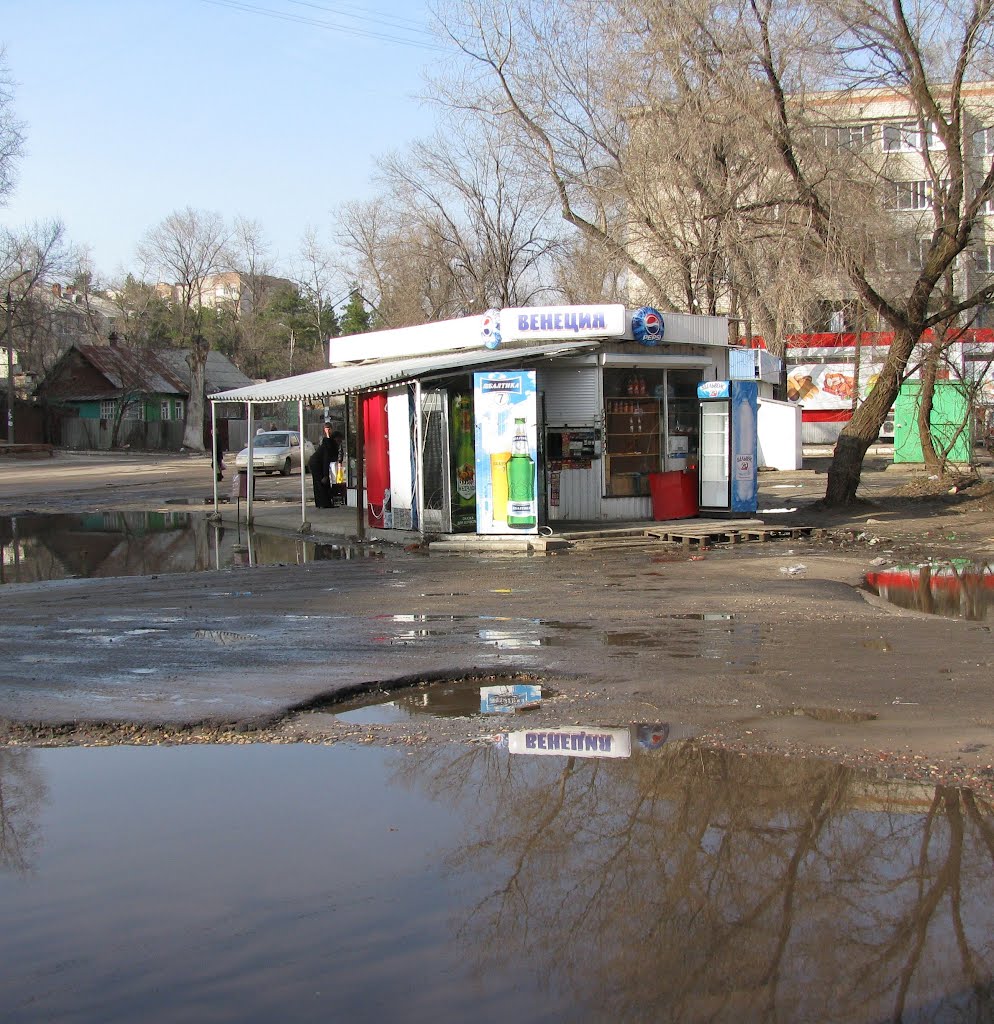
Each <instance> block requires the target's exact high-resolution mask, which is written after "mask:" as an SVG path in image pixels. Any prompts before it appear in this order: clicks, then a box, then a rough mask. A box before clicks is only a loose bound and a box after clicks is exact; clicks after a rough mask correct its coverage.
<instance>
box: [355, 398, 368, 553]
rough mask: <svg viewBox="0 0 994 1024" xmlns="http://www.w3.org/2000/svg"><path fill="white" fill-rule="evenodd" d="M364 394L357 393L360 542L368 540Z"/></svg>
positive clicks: (358, 535) (356, 461)
mask: <svg viewBox="0 0 994 1024" xmlns="http://www.w3.org/2000/svg"><path fill="white" fill-rule="evenodd" d="M362 399H363V393H362V392H361V391H357V392H356V397H355V404H356V418H355V472H356V492H355V493H356V502H355V506H356V520H355V532H356V537H357V539H358V540H360V541H362V540H365V539H366V501H367V498H366V410H365V408H364V406H363V401H362Z"/></svg>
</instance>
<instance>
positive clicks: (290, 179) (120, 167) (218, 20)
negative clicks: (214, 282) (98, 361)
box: [0, 0, 451, 280]
mask: <svg viewBox="0 0 994 1024" xmlns="http://www.w3.org/2000/svg"><path fill="white" fill-rule="evenodd" d="M3 9H4V13H3V18H2V20H0V45H2V46H3V47H5V49H6V62H7V67H8V71H9V73H10V76H11V77H12V78H13V80H14V83H15V99H14V109H15V114H16V116H17V117H18V119H19V120H21V121H23V122H26V125H27V143H26V147H25V150H26V151H25V155H24V157H23V159H22V160H21V161H20V164H19V167H18V183H17V186H16V190H15V192H14V195H13V196H12V197H11V199H10V201H9V202H8V204H7V206H6V208H0V223H4V224H6V225H8V226H11V227H20V226H23V225H24V224H27V223H29V222H32V221H35V220H44V219H49V218H52V217H59V218H61V219H62V220H63V222H64V223H65V225H66V228H67V232H68V235H69V237H70V239H71V241H73V242H74V243H76V244H79V245H85V246H87V247H89V249H90V252H91V256H92V260H93V263H94V264H95V267H96V270H97V272H98V274H99V275H100V277H102V278H103V279H105V280H107V279H113V278H115V277H117V276H119V275H120V274H121V272H122V271H126V270H128V269H134V268H135V267H136V266H137V264H136V260H135V249H136V246H137V244H138V242H139V241H140V239H141V237H142V236H143V234H144V233H145V232H146V231H148V230H149V229H150V228H152V227H154V226H155V225H156V224H158V223H159V222H160V221H162V220H163V218H165V217H166V216H168V215H169V214H170V213H172V212H173V211H174V210H180V209H183V208H185V207H187V206H191V207H193V208H195V209H201V210H212V211H217V212H219V213H221V214H222V215H224V216H225V217H227V218H233V217H234V216H236V215H240V216H244V217H248V218H250V219H253V220H257V221H258V222H259V223H260V224H261V226H262V228H263V231H264V233H265V235H266V237H267V238H268V239H269V241H270V243H271V244H272V247H273V253H274V255H275V256H276V257H277V258H278V260H279V262H280V264H282V265H283V266H284V267H285V266H286V265H287V264H289V263H290V262H291V260H292V258H293V256H294V254H295V252H296V250H297V249H298V247H299V242H300V238H301V236H302V235H303V233H304V231H305V230H306V229H307V228H308V227H314V228H316V229H317V231H318V233H319V236H320V237H321V238H322V239H323V240H325V241H327V242H329V243H330V242H331V241H332V237H333V236H332V229H333V211H334V209H335V208H336V207H337V206H338V205H339V204H340V203H342V202H345V201H348V200H355V199H359V200H361V199H368V198H369V197H370V195H371V194H372V189H373V185H372V182H371V178H372V175H373V174H374V173H375V161H376V159H377V158H378V157H380V156H383V155H385V154H386V153H389V152H392V151H395V150H398V149H402V148H403V146H404V145H405V143H407V142H409V141H411V140H413V139H415V138H419V137H424V136H428V135H430V134H431V132H432V130H433V126H434V121H435V112H434V110H433V109H432V108H431V106H430V105H428V104H426V103H424V102H423V101H422V100H421V99H419V95H420V94H421V93H423V91H424V75H425V72H426V71H428V70H431V69H432V68H434V67H436V66H437V65H438V63H439V61H440V60H442V59H445V55H444V54H443V53H442V52H441V51H440V50H439V49H438V48H437V43H436V42H435V40H434V38H433V37H432V36H431V35H430V34H429V32H428V12H427V0H375V3H373V4H369V3H366V2H364V0H351V2H345V0H313V2H302V0H87V2H84V0H3ZM293 19H301V20H293ZM386 37H392V38H386ZM401 39H403V40H407V41H409V42H414V43H415V44H416V45H406V44H405V43H404V42H400V41H397V40H401ZM448 59H451V57H449V58H448Z"/></svg>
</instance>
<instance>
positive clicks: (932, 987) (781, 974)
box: [0, 726, 994, 1024]
mask: <svg viewBox="0 0 994 1024" xmlns="http://www.w3.org/2000/svg"><path fill="white" fill-rule="evenodd" d="M654 731H655V732H658V731H659V727H658V726H657V727H654ZM8 753H16V754H17V755H18V756H17V757H15V758H4V759H0V795H2V796H3V802H2V803H0V813H2V826H3V832H2V834H3V836H5V837H6V836H8V835H13V836H15V837H16V838H15V841H14V842H13V844H12V845H11V846H9V847H5V850H7V849H13V850H15V851H16V854H15V855H14V856H6V857H5V859H4V860H2V861H0V900H2V902H3V906H4V915H5V925H6V927H5V928H4V930H3V931H2V932H0V958H2V961H3V963H4V965H5V968H6V970H5V972H3V974H2V975H0V999H2V1000H3V1005H4V1008H5V1009H4V1012H5V1015H6V1016H7V1017H8V1019H18V1020H19V1019H29V1018H30V1019H38V1020H47V1019H54V1018H57V1017H66V1016H69V1015H75V1016H77V1017H78V1018H79V1019H100V1020H103V1021H116V1020H121V1021H125V1020H134V1019H136V1018H138V1017H140V1018H141V1019H143V1020H149V1021H155V1020H178V1019H191V1020H193V1019H213V1020H239V1021H240V1020H249V1019H252V1020H275V1019H284V1020H286V1019H294V1020H301V1019H342V1020H347V1019H378V1020H404V1021H421V1020H424V1021H429V1020H431V1021H437V1020H469V1019H473V1020H481V1021H490V1020H502V1019H514V1020H520V1021H548V1020H564V1019H569V1020H579V1021H602V1020H605V1019H611V1020H633V1021H635V1020H646V1019H651V1020H654V1021H670V1020H672V1021H700V1020H708V1021H729V1022H733V1021H734V1022H736V1024H737V1022H739V1021H742V1020H749V1021H770V1022H772V1021H801V1020H817V1021H819V1022H821V1021H864V1020H875V1021H880V1020H902V1021H908V1022H910V1021H925V1020H953V1019H955V1020H959V1019H970V1020H981V1019H983V1020H988V1019H990V1015H991V1012H992V1010H994V1003H992V991H991V979H992V972H994V947H992V945H991V941H990V936H991V935H992V934H994V905H992V903H991V901H990V898H989V892H990V879H991V875H992V867H994V809H992V807H991V805H990V803H989V802H988V801H986V800H983V799H981V798H980V797H978V796H976V795H974V794H973V793H971V792H969V791H963V790H956V789H949V788H944V787H938V788H936V787H928V786H925V785H917V784H900V785H888V784H885V783H883V782H881V781H879V780H877V779H875V778H872V777H869V776H867V775H863V774H859V773H856V772H853V771H850V770H848V769H845V768H842V767H839V766H835V765H831V764H828V763H824V762H815V761H801V760H797V759H776V758H772V757H765V758H764V757H742V756H738V755H735V756H731V755H725V754H722V753H720V752H714V751H709V750H706V749H704V748H701V747H698V746H696V745H693V744H688V743H684V742H674V741H672V740H671V741H670V742H669V743H665V745H663V746H662V748H661V749H659V750H655V751H653V752H651V753H648V752H644V751H642V750H641V749H640V750H635V751H633V756H632V757H631V758H630V759H628V760H614V761H604V760H582V759H579V758H574V757H570V756H562V757H557V758H550V757H538V758H532V757H512V756H510V755H509V754H508V753H507V752H506V751H504V750H502V749H499V748H498V747H496V746H493V745H474V746H472V747H449V746H445V747H426V748H420V749H418V750H417V751H412V750H411V749H410V748H406V749H404V750H403V751H400V750H396V749H389V750H387V749H375V748H374V749H370V748H362V747H359V748H351V747H346V746H337V747H330V748H321V747H312V746H308V745H303V746H298V747H281V746H276V747H266V746H249V747H228V748H209V747H208V748H205V747H198V748H179V749H177V748H173V749H163V748H158V749H154V748H152V749H141V748H130V749H128V748H113V749H109V750H107V749H104V750H97V749H90V750H82V749H77V750H37V751H30V752H23V751H16V752H8ZM22 754H23V755H24V756H23V757H21V756H20V755H22ZM14 794H17V796H16V799H13V795H14ZM346 826H347V827H346ZM42 829H43V830H44V840H45V841H44V843H42V842H41V838H42V835H41V831H42ZM25 871H30V872H32V873H33V877H29V876H27V875H25V874H24V872H25ZM412 978H416V979H417V984H415V985H412V983H411V979H412Z"/></svg>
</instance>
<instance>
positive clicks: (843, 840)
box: [408, 744, 994, 1021]
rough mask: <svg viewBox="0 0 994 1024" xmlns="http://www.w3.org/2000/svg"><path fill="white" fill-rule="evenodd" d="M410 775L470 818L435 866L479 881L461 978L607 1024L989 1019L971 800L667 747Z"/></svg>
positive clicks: (986, 940) (993, 961) (979, 822)
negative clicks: (457, 845) (627, 1022)
mask: <svg viewBox="0 0 994 1024" xmlns="http://www.w3.org/2000/svg"><path fill="white" fill-rule="evenodd" d="M409 760H410V759H408V762H409ZM421 767H422V768H423V769H424V770H423V771H422V772H418V773H416V775H415V776H409V777H412V778H415V779H420V780H423V781H424V782H425V784H426V785H427V786H428V788H429V790H430V791H431V793H432V794H433V795H434V796H436V797H437V798H444V799H446V800H447V801H451V802H454V803H458V804H459V805H465V806H467V807H469V808H477V809H478V810H477V811H476V813H478V814H479V815H480V821H479V825H478V828H477V830H476V832H475V833H474V834H473V837H472V839H471V840H470V841H468V842H467V843H466V844H465V846H464V847H463V848H461V849H460V850H459V851H458V852H457V853H456V854H455V855H454V856H453V857H452V866H453V867H454V868H460V869H463V870H467V871H471V872H472V874H473V875H474V876H475V877H478V878H488V879H495V880H496V881H494V884H493V887H492V890H491V891H489V892H488V894H486V895H485V896H484V897H483V898H482V899H480V900H479V902H478V903H477V905H476V906H475V907H474V909H473V911H472V913H471V914H470V915H469V918H468V920H467V921H466V922H465V923H464V925H463V929H462V930H463V933H464V935H465V937H466V939H467V948H469V949H472V950H473V951H474V952H475V955H476V957H477V958H478V960H479V963H480V967H481V969H484V968H485V967H486V965H488V964H492V963H493V962H494V961H495V960H502V959H505V958H507V959H509V960H511V959H513V961H514V962H515V963H518V962H519V961H520V960H521V959H522V958H525V959H527V960H528V961H529V962H533V963H536V964H540V965H542V970H543V971H544V975H545V981H546V983H547V984H548V985H549V986H550V987H555V988H560V987H562V988H565V989H567V990H569V991H570V992H572V993H573V996H574V998H577V999H579V1000H582V1001H583V1002H584V1003H586V1004H588V1005H590V1006H601V1007H610V1008H611V1012H612V1014H613V1015H614V1016H617V1017H619V1018H621V1019H625V1018H629V1019H638V1018H645V1017H646V1016H649V1017H651V1018H652V1019H655V1020H681V1021H682V1020H698V1019H701V1018H707V1019H715V1020H726V1019H735V1020H739V1019H750V1020H753V1019H756V1020H767V1021H775V1020H785V1021H787V1020H803V1019H807V1020H832V1019H838V1020H855V1019H860V1020H865V1019H872V1020H884V1019H893V1020H908V1019H914V1018H915V1017H916V1016H917V1015H919V1014H920V1013H922V1012H923V1009H922V1008H924V1007H930V1010H929V1013H930V1014H932V1013H934V1012H935V1009H936V1005H937V1004H939V1003H940V1002H941V1003H942V1005H943V1006H945V1007H946V1009H948V1008H950V1007H951V1006H955V1009H956V1011H957V1012H960V1013H963V1014H964V1015H966V1016H968V1017H970V1018H971V1019H973V1018H974V1017H975V1016H978V1015H979V1016H980V1017H982V1018H983V1019H987V1017H986V1016H985V1015H989V1014H990V1012H991V1010H992V1000H991V993H990V980H991V976H992V970H994V947H992V942H991V938H990V936H991V935H992V934H994V927H992V925H994V909H992V908H991V906H990V904H989V901H988V900H987V899H986V894H987V890H988V888H989V880H990V877H991V869H992V867H994V826H992V811H991V808H990V807H989V806H987V805H986V804H983V803H981V802H980V801H978V800H977V799H976V798H975V797H974V796H973V794H971V793H968V792H963V791H960V790H954V789H946V788H939V789H934V790H929V789H926V788H925V787H922V786H910V785H902V786H893V785H892V786H885V785H884V784H882V783H878V782H876V781H874V780H871V779H868V778H867V777H864V776H861V775H858V774H855V773H853V772H852V771H850V770H848V769H845V768H842V767H839V766H834V765H831V764H827V763H821V762H811V761H800V760H786V759H783V760H778V759H773V758H746V757H738V756H732V755H725V754H722V753H720V752H714V751H706V750H702V749H700V748H697V747H695V746H693V745H689V744H684V745H677V744H674V745H671V746H670V747H669V748H667V750H666V751H664V752H662V753H661V754H659V755H652V756H650V755H642V756H639V757H636V758H633V759H632V760H631V761H628V762H596V761H581V760H573V759H559V758H538V759H527V758H510V759H509V758H507V757H506V756H499V755H498V754H497V752H496V751H493V750H488V751H481V750H474V751H469V752H461V753H460V754H458V755H457V756H456V757H455V758H452V757H451V755H450V756H448V757H446V756H445V755H444V754H443V753H440V752H438V751H435V752H432V753H431V754H429V755H426V758H425V761H424V762H423V764H422V765H421ZM471 813H472V812H471ZM973 893H977V894H978V896H980V897H982V898H971V894H973ZM943 1001H944V1002H943ZM650 1007H651V1008H652V1009H651V1012H650V1011H648V1010H647V1008H650Z"/></svg>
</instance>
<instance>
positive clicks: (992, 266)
mask: <svg viewBox="0 0 994 1024" xmlns="http://www.w3.org/2000/svg"><path fill="white" fill-rule="evenodd" d="M974 260H975V264H976V267H977V270H978V272H979V273H981V274H994V245H982V246H980V248H979V249H977V251H976V253H975V254H974Z"/></svg>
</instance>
